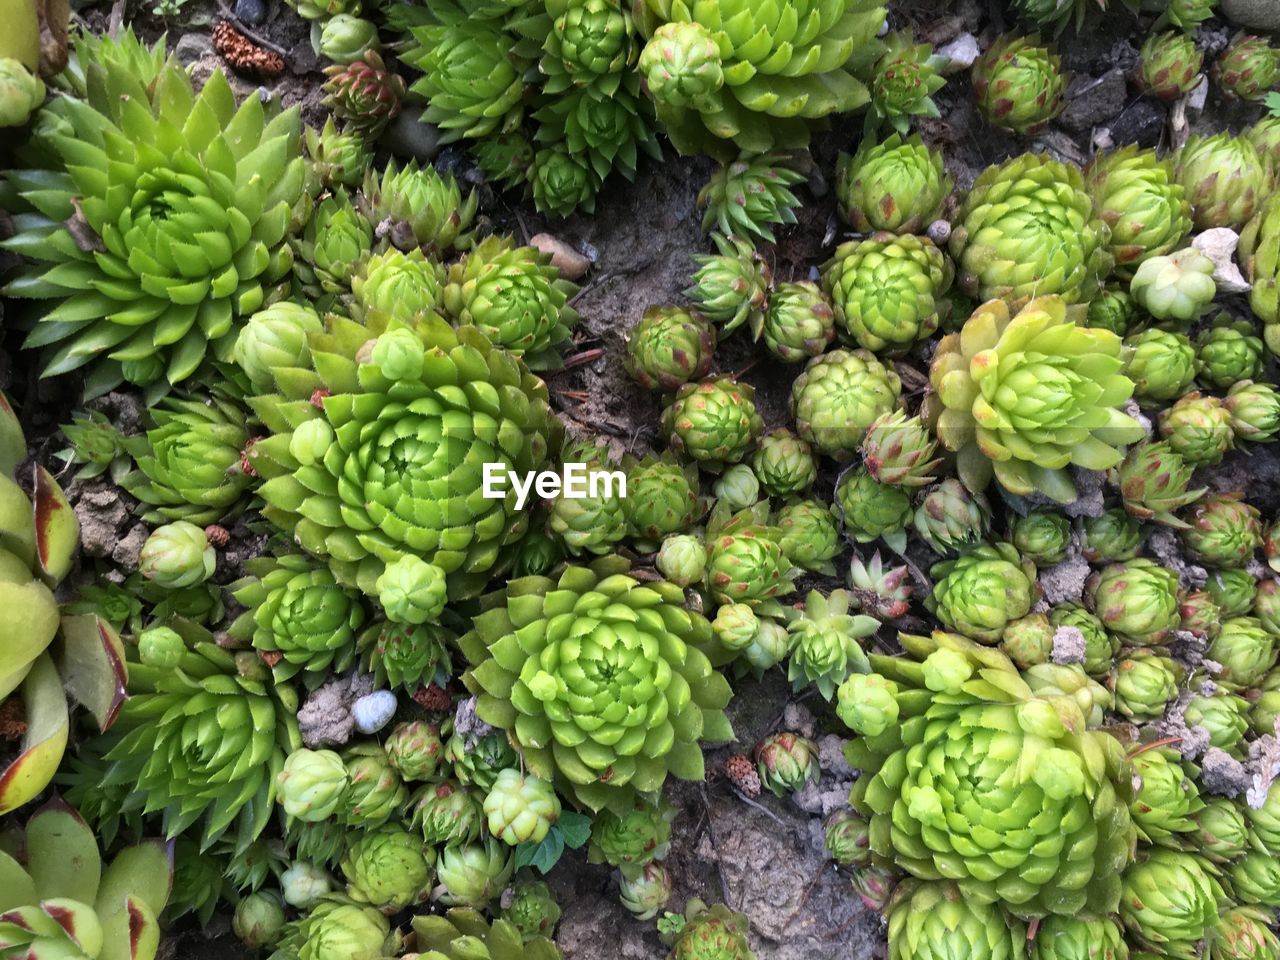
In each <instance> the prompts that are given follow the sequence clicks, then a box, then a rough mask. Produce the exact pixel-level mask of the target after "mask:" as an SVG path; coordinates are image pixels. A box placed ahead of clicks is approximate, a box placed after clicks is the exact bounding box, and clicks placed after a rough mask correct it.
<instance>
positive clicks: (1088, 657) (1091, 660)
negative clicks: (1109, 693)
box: [1049, 602, 1120, 679]
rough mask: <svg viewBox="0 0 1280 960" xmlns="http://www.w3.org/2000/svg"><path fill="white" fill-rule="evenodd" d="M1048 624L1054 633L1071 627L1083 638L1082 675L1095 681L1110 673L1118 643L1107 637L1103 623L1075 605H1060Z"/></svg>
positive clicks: (1053, 610) (1051, 613)
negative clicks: (1053, 629)
mask: <svg viewBox="0 0 1280 960" xmlns="http://www.w3.org/2000/svg"><path fill="white" fill-rule="evenodd" d="M1049 623H1050V624H1051V625H1052V626H1053V627H1054V628H1055V630H1057V629H1061V628H1062V627H1070V628H1072V629H1075V630H1078V631H1080V634H1081V636H1083V637H1084V663H1083V664H1082V666H1083V667H1084V670H1085V673H1087V674H1088V675H1089V676H1091V677H1094V678H1095V679H1096V678H1099V677H1105V676H1106V675H1107V674H1109V673H1110V672H1111V668H1112V666H1113V665H1114V662H1115V655H1116V654H1117V653H1118V652H1119V650H1120V641H1119V640H1117V639H1115V638H1114V637H1112V636H1111V634H1109V633H1107V630H1106V628H1105V627H1104V626H1103V625H1102V621H1101V620H1099V619H1098V618H1097V617H1095V616H1094V615H1093V614H1092V613H1090V612H1089V611H1088V610H1086V609H1085V608H1084V607H1082V606H1080V605H1079V604H1078V603H1070V602H1068V603H1060V604H1058V605H1057V606H1056V607H1054V608H1053V609H1052V610H1050V611H1049Z"/></svg>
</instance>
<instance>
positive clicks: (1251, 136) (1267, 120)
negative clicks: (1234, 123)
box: [1244, 115, 1280, 169]
mask: <svg viewBox="0 0 1280 960" xmlns="http://www.w3.org/2000/svg"><path fill="white" fill-rule="evenodd" d="M1244 137H1245V139H1246V140H1248V141H1249V142H1250V143H1252V144H1253V145H1254V147H1255V148H1256V149H1257V151H1258V156H1260V157H1262V159H1263V160H1264V161H1266V162H1267V163H1269V164H1270V165H1271V166H1272V168H1273V169H1274V168H1275V167H1276V165H1277V164H1280V117H1273V116H1269V115H1268V116H1265V117H1263V118H1262V119H1261V120H1259V121H1258V122H1257V123H1255V124H1254V125H1253V126H1251V127H1247V128H1245V131H1244Z"/></svg>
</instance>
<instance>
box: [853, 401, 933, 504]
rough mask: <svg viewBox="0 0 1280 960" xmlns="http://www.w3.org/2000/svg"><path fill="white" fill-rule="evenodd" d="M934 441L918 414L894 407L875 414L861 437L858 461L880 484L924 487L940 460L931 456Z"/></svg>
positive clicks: (929, 481)
mask: <svg viewBox="0 0 1280 960" xmlns="http://www.w3.org/2000/svg"><path fill="white" fill-rule="evenodd" d="M936 449H937V444H936V443H935V442H934V440H933V438H932V436H931V435H930V433H929V431H928V430H927V429H926V428H925V426H924V422H923V421H922V420H921V419H920V418H919V417H908V416H907V415H906V414H905V413H903V412H902V411H901V410H894V411H892V412H890V413H886V414H884V415H883V416H880V417H877V418H876V420H875V422H874V423H872V424H871V426H869V427H868V428H867V435H866V436H865V437H864V438H863V440H862V463H863V465H864V466H865V467H866V468H867V472H868V473H869V474H871V476H872V477H874V478H875V479H876V480H878V481H880V482H881V483H888V484H891V485H893V486H895V487H908V488H912V489H914V488H915V487H923V486H927V485H928V484H930V483H933V481H934V477H933V476H932V475H931V474H932V473H933V472H934V471H935V470H936V469H937V467H938V465H939V464H940V463H941V462H942V461H941V460H939V459H932V458H933V454H934V451H935V450H936Z"/></svg>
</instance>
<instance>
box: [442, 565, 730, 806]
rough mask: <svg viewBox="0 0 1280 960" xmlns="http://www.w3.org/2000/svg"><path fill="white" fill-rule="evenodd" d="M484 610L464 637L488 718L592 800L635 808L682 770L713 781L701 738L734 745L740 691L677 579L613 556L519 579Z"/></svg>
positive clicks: (542, 766)
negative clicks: (713, 655) (716, 665)
mask: <svg viewBox="0 0 1280 960" xmlns="http://www.w3.org/2000/svg"><path fill="white" fill-rule="evenodd" d="M484 605H485V607H486V610H485V612H484V613H482V614H480V615H479V616H478V617H476V618H475V621H474V629H473V630H472V631H471V632H470V633H468V634H467V635H466V636H464V637H463V638H462V639H461V640H460V641H459V645H460V646H461V647H462V650H463V652H464V653H465V654H466V656H467V659H469V660H470V661H471V663H472V668H471V669H470V670H468V671H467V673H466V674H465V675H464V677H463V681H464V682H465V683H466V685H467V687H468V689H470V690H471V691H472V692H473V693H475V694H477V695H478V697H479V704H478V708H477V712H478V713H479V716H480V718H481V719H483V720H484V721H485V722H486V723H489V724H492V725H493V726H495V727H498V728H500V729H502V730H506V731H507V732H508V734H509V735H510V736H511V737H512V738H514V740H515V742H516V743H517V744H518V746H519V748H520V751H521V754H522V756H523V758H524V763H525V765H526V767H527V768H528V769H529V770H530V771H531V772H533V773H534V774H536V775H537V776H539V777H541V778H543V779H544V780H552V779H554V781H555V782H556V783H557V785H558V786H559V787H560V788H561V790H562V791H564V792H566V793H567V794H568V795H570V796H572V797H574V798H575V799H576V800H577V801H578V802H580V803H582V804H583V805H585V806H587V807H590V808H591V809H593V810H598V809H601V808H603V807H609V808H611V809H614V810H615V811H617V812H619V813H623V812H625V811H626V810H627V809H629V808H630V805H631V804H632V803H633V801H634V798H635V795H636V793H637V792H640V793H652V792H655V791H657V790H658V789H660V788H661V786H662V784H663V781H665V780H666V778H667V775H668V773H670V774H674V775H675V776H678V777H680V778H682V779H688V780H700V779H702V776H703V760H702V750H701V748H700V746H699V743H700V742H702V741H723V740H731V739H732V738H733V731H732V729H731V728H730V726H729V721H728V720H727V718H726V717H725V715H724V706H725V704H727V703H728V702H729V697H730V696H731V691H730V689H729V684H728V682H727V681H726V680H725V679H724V677H723V676H721V675H720V674H719V673H717V672H716V671H715V670H714V669H713V668H712V666H711V661H710V660H709V659H708V658H707V655H706V654H705V653H703V652H702V651H703V648H704V647H707V646H709V645H710V644H711V639H712V638H711V626H710V624H709V623H707V621H706V620H705V619H704V618H703V617H702V616H701V615H699V614H697V613H693V612H690V611H689V610H686V609H685V608H684V593H683V591H681V590H680V588H679V587H676V586H675V585H674V584H670V583H666V582H665V581H654V582H650V583H641V582H640V581H638V580H636V579H635V578H634V577H632V576H630V575H629V567H628V564H627V563H626V561H625V560H622V559H621V558H619V557H607V558H602V559H600V560H597V561H596V562H594V563H593V564H591V565H590V566H589V567H583V566H568V567H565V568H563V569H562V570H561V571H560V573H559V576H558V578H557V579H550V578H547V577H524V578H521V579H518V580H512V581H510V582H509V583H508V584H507V586H506V589H505V590H503V591H500V592H498V593H495V594H492V595H490V596H489V597H487V598H485V601H484Z"/></svg>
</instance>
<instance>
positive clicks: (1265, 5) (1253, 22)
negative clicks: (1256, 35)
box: [1222, 0, 1280, 30]
mask: <svg viewBox="0 0 1280 960" xmlns="http://www.w3.org/2000/svg"><path fill="white" fill-rule="evenodd" d="M1222 13H1223V15H1224V16H1225V17H1226V18H1227V19H1228V20H1231V21H1232V22H1234V23H1235V24H1237V25H1238V26H1241V27H1249V28H1250V29H1252V30H1280V3H1276V0H1222Z"/></svg>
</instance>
